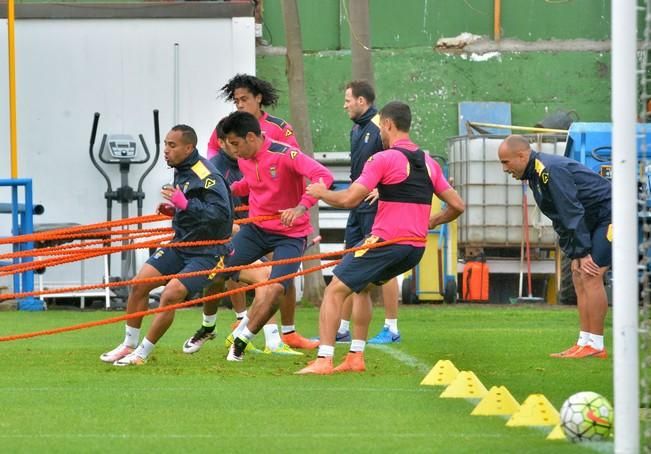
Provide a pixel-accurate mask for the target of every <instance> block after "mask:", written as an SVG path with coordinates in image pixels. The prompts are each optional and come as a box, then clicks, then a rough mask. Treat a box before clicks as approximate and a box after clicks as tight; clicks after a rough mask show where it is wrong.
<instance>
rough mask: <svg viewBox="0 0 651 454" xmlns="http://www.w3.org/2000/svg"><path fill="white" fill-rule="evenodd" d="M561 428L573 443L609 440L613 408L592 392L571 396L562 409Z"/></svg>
mask: <svg viewBox="0 0 651 454" xmlns="http://www.w3.org/2000/svg"><path fill="white" fill-rule="evenodd" d="M560 414H561V427H562V428H563V432H565V435H566V436H567V438H568V440H570V441H572V442H580V441H588V440H589V441H601V440H607V439H608V438H609V437H610V433H611V431H612V429H613V419H614V418H613V407H612V405H610V402H608V400H607V399H606V398H605V397H603V396H601V395H599V394H597V393H593V392H591V391H583V392H580V393H576V394H574V395H572V396H570V397H569V398H568V399H567V400H566V401H565V402H564V403H563V406H562V407H561V412H560Z"/></svg>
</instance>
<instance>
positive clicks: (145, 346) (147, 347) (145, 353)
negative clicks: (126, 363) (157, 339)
mask: <svg viewBox="0 0 651 454" xmlns="http://www.w3.org/2000/svg"><path fill="white" fill-rule="evenodd" d="M155 346H156V344H152V343H151V342H149V339H147V338H146V337H145V338H144V339H143V340H142V344H140V345H139V346H138V348H137V349H136V351H135V354H136V355H138V356H140V357H141V358H142V359H147V358H148V357H149V355H151V352H152V351H153V350H154V347H155Z"/></svg>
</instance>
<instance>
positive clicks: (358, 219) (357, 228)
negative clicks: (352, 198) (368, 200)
mask: <svg viewBox="0 0 651 454" xmlns="http://www.w3.org/2000/svg"><path fill="white" fill-rule="evenodd" d="M375 214H376V212H375V211H371V212H368V211H358V209H357V208H353V209H352V210H350V213H349V214H348V221H347V222H346V233H345V234H344V238H345V240H346V249H350V248H351V247H353V246H355V245H356V244H357V243H359V242H360V241H362V240H363V239H364V238H366V237H367V236H368V235H370V234H371V229H372V228H373V221H375Z"/></svg>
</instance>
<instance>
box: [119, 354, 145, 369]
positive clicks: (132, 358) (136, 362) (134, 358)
mask: <svg viewBox="0 0 651 454" xmlns="http://www.w3.org/2000/svg"><path fill="white" fill-rule="evenodd" d="M146 362H147V361H146V360H145V359H144V358H141V357H140V356H138V355H136V352H132V353H129V354H128V355H127V356H125V357H124V358H122V359H118V360H117V361H115V362H114V363H113V365H114V366H120V367H123V366H142V365H143V364H145V363H146Z"/></svg>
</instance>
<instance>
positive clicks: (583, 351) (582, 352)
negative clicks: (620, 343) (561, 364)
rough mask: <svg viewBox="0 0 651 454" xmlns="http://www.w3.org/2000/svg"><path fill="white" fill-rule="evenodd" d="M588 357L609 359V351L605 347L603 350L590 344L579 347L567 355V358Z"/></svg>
mask: <svg viewBox="0 0 651 454" xmlns="http://www.w3.org/2000/svg"><path fill="white" fill-rule="evenodd" d="M588 357H590V358H599V359H607V358H608V353H607V352H606V349H605V348H604V349H603V350H597V349H596V348H594V347H591V346H590V345H586V346H584V347H581V348H579V349H578V350H577V351H575V352H574V353H572V354H571V355H568V356H566V358H588Z"/></svg>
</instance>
